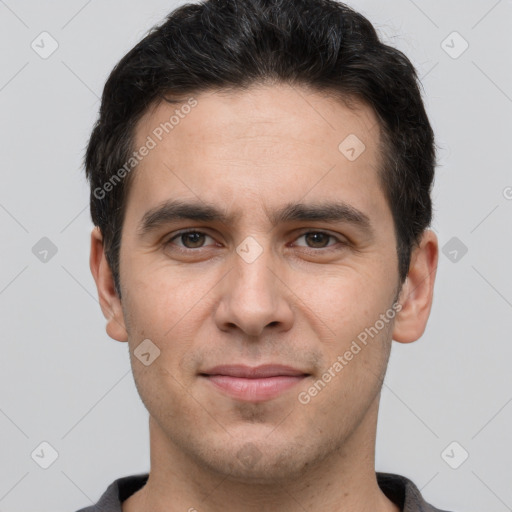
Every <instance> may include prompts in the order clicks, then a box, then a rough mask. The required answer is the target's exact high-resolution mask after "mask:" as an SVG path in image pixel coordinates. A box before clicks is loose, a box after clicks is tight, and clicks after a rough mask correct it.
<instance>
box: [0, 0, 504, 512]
mask: <svg viewBox="0 0 512 512" xmlns="http://www.w3.org/2000/svg"><path fill="white" fill-rule="evenodd" d="M181 3H183V2H172V1H163V0H146V1H144V2H142V1H140V2H134V1H123V2H122V1H121V0H107V1H105V0H104V1H100V0H89V1H84V0H67V1H64V0H53V1H47V2H36V1H35V0H31V1H25V2H21V1H15V0H5V1H2V0H0V41H1V48H2V54H1V55H2V58H1V66H0V108H1V112H2V115H1V118H0V130H1V131H0V137H1V141H2V151H1V153H0V159H1V176H2V181H1V183H2V187H1V189H0V227H1V232H2V250H1V251H0V255H1V267H0V315H1V317H0V320H1V324H0V325H1V333H2V337H3V341H2V354H1V356H0V438H1V441H0V461H1V467H0V511H2V512H6V511H10V512H22V511H23V512H32V511H38V512H50V511H52V512H64V511H66V512H69V511H74V510H76V509H78V508H81V507H83V506H87V505H90V504H91V503H93V502H96V501H97V499H98V498H99V496H100V495H101V494H102V493H103V491H104V490H105V489H106V487H107V485H109V484H110V483H111V482H112V481H113V480H114V479H116V478H119V477H121V476H124V475H129V474H134V473H141V472H145V471H147V470H148V469H149V445H148V428H147V412H146V410H145V409H144V407H143V406H142V404H141V402H140V399H139V397H138V394H137V391H136V389H135V386H134V383H133V378H132V376H131V371H130V366H129V359H128V353H127V344H122V343H118V342H116V341H114V340H111V339H110V338H109V337H108V336H107V334H106V332H105V320H104V318H103V315H102V313H101V310H100V307H99V304H98V301H97V294H96V288H95V284H94V281H93V278H92V276H91V274H90V270H89V242H90V237H89V234H90V231H91V228H92V223H91V221H90V217H89V205H88V187H87V183H86V181H85V177H84V173H83V168H82V158H83V153H84V148H85V145H86V143H87V139H88V136H89V134H90V131H91V128H92V125H93V122H94V121H95V119H96V116H97V112H98V108H99V96H100V94H101V91H102V88H103V85H104V82H105V80H106V78H107V76H108V73H109V72H110V71H111V69H112V67H113V66H114V65H115V64H116V63H117V62H118V60H119V59H120V58H121V57H122V56H123V55H124V54H125V53H126V52H127V51H128V50H129V49H130V48H132V46H133V45H134V44H135V43H136V42H138V41H139V40H140V39H141V38H142V37H143V36H144V35H145V33H146V31H147V30H148V29H149V28H150V27H151V26H153V25H154V24H155V23H157V22H160V21H161V20H162V18H163V17H164V16H165V15H166V14H167V13H168V12H169V11H171V10H172V9H173V8H175V7H176V6H177V5H180V4H181ZM349 4H350V5H351V6H353V7H354V8H356V9H357V10H359V11H360V12H361V13H362V14H364V15H365V16H367V17H368V18H369V19H370V20H371V21H372V22H373V23H374V25H375V26H376V28H377V29H378V31H379V33H380V34H381V36H382V37H383V38H384V40H385V41H386V42H387V43H388V44H392V45H393V46H396V47H398V48H399V49H401V50H402V51H404V52H405V53H406V55H407V56H408V57H409V58H410V59H411V60H412V62H413V63H414V65H415V66H416V67H417V69H418V73H419V75H420V77H421V78H422V83H423V86H424V90H425V102H426V107H427V111H428V114H429V116H430V119H431V123H432V126H433V128H434V130H435V132H436V137H437V144H438V145H439V146H440V147H441V149H440V152H439V161H440V165H439V167H438V169H437V177H436V182H435V190H434V193H433V199H434V205H435V219H434V223H433V228H434V229H435V231H436V232H437V234H438V236H439V241H440V247H441V248H444V253H443V252H442V253H441V255H440V261H439V268H438V276H437V284H436V293H435V298H434V305H433V310H432V313H431V319H430V323H429V326H428V328H427V331H426V333H425V335H424V336H423V337H422V339H420V340H419V341H417V342H416V343H413V344H409V345H402V344H399V343H397V342H394V343H393V350H392V354H391V360H390V367H389V370H388V374H387V377H386V381H385V384H384V388H383V391H382V401H381V410H380V419H379V426H378V433H377V461H376V466H377V470H379V471H388V472H395V473H399V474H403V475H405V476H407V477H409V478H411V479H412V480H413V481H414V482H415V483H416V485H417V486H418V487H419V488H420V489H421V490H422V493H423V494H424V496H425V498H426V499H427V501H429V502H432V503H433V504H434V505H436V506H438V507H439V508H442V509H447V510H454V511H458V512H470V511H474V512H476V511H480V512H481V511H485V512H502V511H506V510H512V470H511V466H510V460H511V459H512V448H511V437H510V432H511V420H512V404H511V401H512V386H511V371H510V361H511V360H512V358H511V356H512V343H511V342H510V332H511V330H512V272H511V269H510V261H511V251H512V241H511V234H512V229H511V220H512V172H511V165H510V164H511V159H510V148H511V143H510V138H511V135H512V121H511V119H512V71H511V62H512V35H511V33H512V30H511V28H512V1H510V0H507V1H505V0H501V1H496V0H479V1H473V2H461V1H458V2H455V1H451V2H443V1H440V0H439V1H433V0H429V1H424V2H420V1H419V0H417V1H416V2H413V1H410V0H393V1H387V2H382V1H378V0H366V1H360V2H356V1H352V2H349ZM42 32H48V33H49V34H50V36H48V35H43V36H41V35H40V34H41V33H42ZM453 32H457V33H458V34H453ZM42 38H44V40H43V42H41V40H42ZM52 40H55V41H56V42H57V43H58V48H57V49H56V51H55V52H54V53H53V54H51V55H50V56H46V55H45V56H46V57H47V58H42V57H41V56H40V53H41V52H42V51H43V50H44V51H46V52H48V51H50V50H51V45H52V44H55V43H52ZM33 41H35V43H34V45H39V46H36V48H38V51H39V53H37V52H36V51H35V50H34V49H33V48H32V46H31V45H32V43H33ZM466 42H467V43H466ZM466 44H468V45H469V46H468V48H467V49H466V50H465V51H464V52H463V53H461V52H462V50H463V49H464V48H465V45H466ZM44 237H46V238H48V239H49V240H50V241H51V243H52V244H53V245H54V246H55V247H54V250H53V252H55V250H56V251H57V252H56V253H55V254H53V253H52V251H51V250H50V251H49V252H48V253H47V254H46V253H42V252H40V251H43V250H44V248H45V247H46V248H48V244H49V242H48V240H43V241H40V240H41V239H42V238H44ZM454 237H455V238H454ZM37 244H39V245H37ZM34 247H35V248H34ZM41 247H43V249H41ZM464 248H467V252H466V253H465V249H464ZM45 258H46V260H44V259H45ZM42 442H46V443H49V444H50V445H51V447H53V450H55V451H56V452H57V453H58V458H57V459H56V460H55V462H53V464H51V465H50V466H49V467H48V468H47V469H43V468H42V467H40V464H44V463H45V461H46V463H49V462H51V456H52V453H53V452H52V449H51V448H49V447H48V446H47V445H42V446H41V443H42ZM453 442H455V443H456V444H452V443H453ZM466 452H467V454H468V457H467V459H466V460H465V461H464V462H462V463H461V461H462V460H463V459H464V457H465V454H466ZM37 454H39V458H38V457H37ZM42 454H44V456H43V455H42ZM449 464H451V465H452V466H458V467H457V468H456V469H454V468H453V467H451V466H450V465H449Z"/></svg>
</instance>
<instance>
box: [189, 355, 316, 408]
mask: <svg viewBox="0 0 512 512" xmlns="http://www.w3.org/2000/svg"><path fill="white" fill-rule="evenodd" d="M199 375H200V377H202V378H204V379H206V380H207V381H209V382H210V383H211V384H213V386H214V387H215V388H216V390H217V391H220V392H222V393H223V394H226V395H229V396H231V397H232V398H235V399H238V400H243V401H248V402H263V401H267V400H271V399H272V398H275V397H277V396H278V395H280V394H282V393H284V392H285V391H287V390H288V389H290V388H292V387H294V386H296V385H297V384H298V383H299V382H301V381H302V380H303V379H304V378H306V377H307V376H308V375H309V374H308V373H307V372H305V371H303V370H299V369H297V368H293V367H291V366H286V365H281V364H263V365H260V366H248V365H244V364H230V365H219V366H215V367H212V368H209V369H208V370H205V371H202V372H200V374H199Z"/></svg>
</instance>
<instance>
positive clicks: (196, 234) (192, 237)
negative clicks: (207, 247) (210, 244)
mask: <svg viewBox="0 0 512 512" xmlns="http://www.w3.org/2000/svg"><path fill="white" fill-rule="evenodd" d="M206 238H210V239H211V240H213V238H212V237H211V236H209V235H207V234H206V233H203V232H201V231H195V230H189V231H181V232H180V233H178V234H176V235H174V236H173V237H172V238H170V239H169V240H168V241H167V242H165V244H164V245H166V246H168V245H170V244H172V245H176V246H177V247H178V248H179V249H185V250H186V249H191V250H193V249H200V248H202V247H203V244H204V241H205V239H206ZM175 240H178V241H179V242H181V244H182V245H180V244H179V243H176V242H175Z"/></svg>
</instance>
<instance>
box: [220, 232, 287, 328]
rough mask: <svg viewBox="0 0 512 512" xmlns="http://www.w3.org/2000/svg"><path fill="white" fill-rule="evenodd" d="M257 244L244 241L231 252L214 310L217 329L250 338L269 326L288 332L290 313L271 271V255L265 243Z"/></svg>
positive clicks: (247, 239) (272, 260)
mask: <svg viewBox="0 0 512 512" xmlns="http://www.w3.org/2000/svg"><path fill="white" fill-rule="evenodd" d="M260 242H261V240H260ZM260 242H258V241H256V240H255V239H254V238H253V237H247V238H246V239H245V240H244V241H242V243H240V244H239V246H238V247H237V248H236V252H233V258H232V271H231V272H229V273H228V275H227V276H226V277H227V279H226V281H225V283H224V287H223V290H222V297H221V304H220V306H219V308H218V310H217V322H218V324H219V327H221V328H224V329H225V328H226V327H227V326H228V325H229V326H231V327H233V326H234V325H236V326H237V327H239V328H240V329H241V330H243V331H245V332H246V333H247V334H250V335H254V336H257V335H259V334H261V332H262V331H263V329H265V327H267V326H269V325H270V324H272V325H277V324H281V327H282V328H289V325H290V322H291V319H292V313H291V310H290V308H289V304H287V301H286V297H285V296H284V295H283V289H282V283H281V282H280V280H279V279H278V278H277V277H276V275H275V270H273V269H274V267H275V265H274V255H273V253H272V251H271V249H270V247H269V246H268V243H260ZM271 269H272V270H271Z"/></svg>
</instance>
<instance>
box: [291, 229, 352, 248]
mask: <svg viewBox="0 0 512 512" xmlns="http://www.w3.org/2000/svg"><path fill="white" fill-rule="evenodd" d="M301 238H304V239H305V241H306V243H307V244H311V245H306V246H304V245H302V244H297V245H298V246H299V247H309V248H311V249H323V248H324V247H331V246H332V245H336V242H338V243H341V244H345V242H343V241H342V240H340V239H339V238H337V237H335V236H334V235H331V234H330V233H326V232H324V231H308V232H306V233H303V234H302V235H300V236H299V237H298V238H297V240H299V239H301ZM329 239H331V240H333V241H334V243H333V244H329V243H328V242H329Z"/></svg>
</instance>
